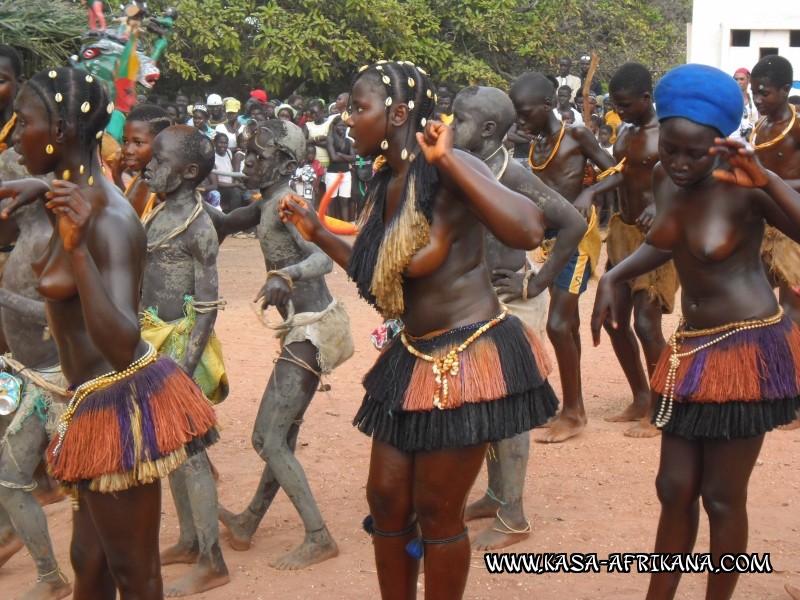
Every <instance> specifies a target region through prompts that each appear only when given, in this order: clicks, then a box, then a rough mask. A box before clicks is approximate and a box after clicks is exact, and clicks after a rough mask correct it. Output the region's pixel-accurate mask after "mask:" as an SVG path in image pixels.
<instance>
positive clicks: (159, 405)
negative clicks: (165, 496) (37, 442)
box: [48, 357, 218, 492]
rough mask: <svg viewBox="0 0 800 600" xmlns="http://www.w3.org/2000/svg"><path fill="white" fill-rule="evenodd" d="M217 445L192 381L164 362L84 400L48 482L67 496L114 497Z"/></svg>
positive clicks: (210, 416) (52, 460) (208, 411)
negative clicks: (55, 482)
mask: <svg viewBox="0 0 800 600" xmlns="http://www.w3.org/2000/svg"><path fill="white" fill-rule="evenodd" d="M217 438H218V433H217V430H216V427H215V417H214V411H213V409H212V407H211V404H210V403H209V401H208V400H207V399H206V398H205V397H204V396H203V395H202V392H201V391H200V390H199V388H198V387H197V386H196V385H195V384H194V382H193V381H192V380H191V379H190V378H189V377H188V376H187V375H186V374H185V373H184V372H183V371H181V369H180V368H179V367H178V366H177V365H176V364H175V363H174V362H173V361H172V360H171V359H169V358H167V357H161V358H159V359H158V360H157V361H156V362H155V363H153V364H152V365H150V366H148V367H146V368H144V369H142V370H141V371H138V372H136V373H134V374H133V375H132V376H130V377H128V378H127V379H125V380H123V381H120V382H118V383H117V384H115V385H113V386H110V387H108V388H105V389H102V390H99V391H97V392H94V393H92V394H90V395H89V396H87V397H86V398H84V400H83V401H82V403H81V404H80V406H79V408H78V410H77V411H76V412H75V414H74V416H73V419H72V422H71V423H70V427H69V428H68V429H67V432H66V434H65V437H64V440H63V443H62V446H61V450H60V452H59V454H58V456H54V455H53V448H54V447H55V445H56V444H57V442H58V439H57V438H56V439H54V440H53V442H52V443H51V445H50V448H49V450H48V460H49V464H50V468H51V471H52V474H53V476H54V477H55V478H56V479H58V480H59V482H60V483H61V485H62V486H63V487H66V488H68V489H70V490H72V491H78V490H79V489H89V490H92V491H98V492H116V491H121V490H125V489H128V488H130V487H132V486H134V485H140V484H145V483H150V482H152V481H155V480H156V479H159V478H161V477H164V476H166V475H168V474H169V473H170V472H171V471H173V470H174V469H176V468H177V467H178V466H180V464H181V463H182V462H183V461H184V460H186V458H187V457H188V456H191V455H192V454H194V453H197V452H199V451H202V450H203V449H204V448H205V447H206V446H208V445H211V444H213V443H214V442H215V441H216V440H217Z"/></svg>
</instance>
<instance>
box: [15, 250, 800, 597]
mask: <svg viewBox="0 0 800 600" xmlns="http://www.w3.org/2000/svg"><path fill="white" fill-rule="evenodd" d="M219 272H220V289H221V295H222V296H223V297H224V298H225V299H226V300H227V301H228V307H227V309H226V310H225V311H223V312H221V313H220V315H219V319H218V321H217V329H216V330H217V334H218V336H219V338H220V339H221V341H222V343H223V345H224V352H225V362H226V364H227V367H228V372H229V376H230V381H231V395H230V396H229V398H228V399H227V400H226V401H225V403H224V404H223V405H221V406H220V407H219V408H218V415H219V419H220V422H221V424H222V425H223V427H224V430H223V432H222V440H221V442H220V443H219V444H218V445H216V446H215V447H213V448H212V449H211V451H210V455H211V457H212V459H213V461H214V464H215V465H216V466H217V468H218V469H219V471H220V473H221V479H220V482H219V497H220V501H221V503H222V504H223V505H224V506H226V507H227V508H230V509H232V510H236V511H239V510H242V509H243V508H244V507H245V506H246V504H247V502H248V501H249V499H250V496H251V494H252V493H253V491H254V489H255V487H256V484H257V482H258V479H259V476H260V474H261V469H262V467H263V463H262V461H261V459H260V458H259V457H258V456H257V455H256V453H255V452H254V451H253V449H252V447H251V446H250V432H251V428H252V425H253V419H254V416H255V413H256V408H257V406H258V403H259V401H260V399H261V394H262V392H263V389H264V386H265V384H266V381H267V379H268V377H269V373H270V370H271V368H272V361H273V359H274V358H275V356H276V352H277V348H278V345H277V343H276V340H275V339H273V338H272V336H271V333H270V332H269V331H268V330H266V329H264V328H263V327H262V326H261V325H260V324H259V322H258V321H257V320H256V317H255V316H254V315H253V313H252V311H251V309H250V307H249V306H248V304H249V303H250V302H251V301H252V299H253V298H254V296H255V294H256V292H257V291H258V290H259V288H260V286H261V282H262V281H263V279H264V263H263V260H262V257H261V252H260V250H259V247H258V244H257V242H256V241H255V240H253V239H231V240H228V241H226V242H225V244H224V245H223V247H222V250H221V252H220V258H219ZM328 282H329V286H330V287H331V290H332V292H333V293H334V294H335V295H336V296H338V297H339V298H341V299H343V300H344V301H345V303H346V305H347V307H348V311H349V314H350V319H351V323H352V329H353V336H354V339H355V346H356V353H355V356H354V357H353V358H352V359H351V360H350V361H349V362H348V363H346V364H345V365H344V367H342V368H340V369H339V370H338V371H337V372H335V373H334V374H333V375H332V376H331V377H329V378H328V380H327V381H328V383H330V384H331V386H332V389H331V391H329V392H327V393H318V394H317V396H316V397H315V398H314V401H313V402H312V405H311V407H310V409H309V411H308V413H307V415H306V419H305V423H304V425H303V429H302V431H301V433H300V443H299V445H298V455H299V457H300V460H301V461H302V463H303V464H304V465H305V468H306V471H307V473H308V478H309V481H310V482H311V487H312V489H313V491H314V494H315V496H316V498H317V501H318V503H319V506H320V508H321V510H322V513H323V515H324V516H325V518H326V520H327V523H328V527H329V528H330V530H331V532H332V533H333V535H334V537H335V539H336V541H337V542H338V544H339V548H340V555H339V557H337V558H335V559H332V560H329V561H327V562H324V563H322V564H318V565H314V566H313V567H311V568H309V569H306V570H303V571H298V572H285V571H284V572H278V571H275V570H274V569H272V568H271V567H269V566H268V563H269V561H270V560H271V559H272V558H274V557H275V556H278V555H280V554H283V553H285V552H286V551H288V550H290V549H291V548H293V547H294V546H296V545H297V544H299V543H300V541H301V540H302V538H303V530H302V526H301V523H300V520H299V518H298V516H297V514H296V513H295V511H294V508H293V507H292V505H291V503H290V502H289V500H288V498H287V497H286V496H285V495H284V494H279V495H278V497H277V499H276V501H275V503H274V504H273V506H272V508H271V510H270V512H269V513H268V514H267V516H266V518H265V519H264V522H263V523H262V525H261V528H260V529H259V531H258V532H257V534H256V536H255V538H254V544H253V547H252V548H251V549H250V550H249V551H247V552H237V551H234V550H232V549H231V548H230V546H228V545H227V543H226V542H225V541H224V540H223V551H224V553H225V559H226V561H227V564H228V566H229V568H230V571H231V576H232V581H231V583H230V584H228V585H226V586H224V587H221V588H218V589H216V590H212V591H210V592H206V593H203V594H198V595H196V596H194V597H195V598H197V599H198V600H199V599H208V600H234V599H253V600H257V599H261V598H264V599H266V598H281V599H283V600H289V599H294V598H298V599H303V600H313V599H322V600H331V599H362V598H376V597H378V588H377V580H376V575H375V566H374V561H373V557H372V548H371V543H370V539H369V538H368V537H367V536H366V534H365V533H364V532H363V530H362V529H361V521H362V519H363V517H364V515H366V514H367V505H366V501H365V498H364V484H365V481H366V475H367V463H368V457H369V447H370V441H369V439H368V438H367V437H365V436H363V435H362V434H360V433H359V432H358V431H357V430H355V429H354V428H353V427H352V426H351V424H350V421H351V418H352V416H353V414H354V413H355V411H356V408H357V406H358V404H359V402H360V399H361V395H362V389H361V386H360V380H361V377H362V376H363V374H364V373H365V372H366V370H367V369H368V368H369V367H370V365H371V364H372V363H373V361H374V360H375V358H376V351H375V350H374V349H373V347H372V345H371V344H370V341H369V333H370V332H371V331H372V329H373V328H374V327H375V326H376V325H377V324H378V323H379V322H380V320H379V317H378V315H377V313H375V312H374V311H373V310H372V309H371V308H369V307H368V306H367V305H366V304H365V303H364V302H362V301H361V300H359V299H358V298H357V297H356V292H355V286H354V285H353V284H352V283H350V282H349V281H348V280H347V278H346V277H345V275H344V274H343V273H342V271H341V269H339V268H338V267H337V268H336V269H335V270H334V272H333V274H331V275H330V276H329V277H328ZM594 289H595V284H594V283H593V284H592V286H591V287H590V290H589V292H588V293H587V294H586V295H585V297H584V298H583V300H582V302H581V315H582V318H583V325H582V331H583V341H584V346H583V376H584V390H585V398H586V404H587V410H588V413H589V419H590V421H589V426H588V428H587V430H586V431H585V432H584V433H583V434H582V435H580V436H579V437H577V438H575V439H572V440H569V441H567V442H565V443H562V444H554V445H540V444H532V451H531V459H530V464H529V468H528V477H527V489H526V508H527V514H528V516H529V517H530V519H531V523H532V526H533V534H532V535H531V537H530V538H529V539H528V540H526V541H524V542H522V543H520V544H518V545H517V546H514V547H512V548H511V550H512V551H516V552H581V553H597V555H598V557H599V558H604V557H605V556H607V555H608V554H610V553H614V552H649V551H651V550H652V547H653V541H654V539H655V531H656V523H657V518H658V512H659V506H658V500H657V499H656V495H655V488H654V481H655V474H656V467H657V462H658V454H659V439H658V438H654V439H647V440H633V439H629V438H626V437H623V435H622V432H623V431H624V430H625V429H626V428H627V427H628V425H627V424H611V423H606V422H605V421H604V420H603V417H604V416H608V415H611V414H613V413H615V412H618V411H619V410H621V409H622V408H623V407H624V406H625V405H626V404H627V400H628V396H629V389H628V387H627V384H626V383H625V379H624V377H623V375H622V371H621V369H620V367H619V365H618V363H617V361H616V359H615V357H614V354H613V352H612V350H611V344H610V343H609V341H608V339H607V338H605V339H604V340H603V342H602V344H601V345H600V346H599V347H598V348H593V347H592V346H591V336H590V332H589V328H588V321H589V313H590V311H591V303H592V301H593V298H594ZM676 323H677V317H676V316H674V315H671V316H668V317H667V318H665V320H664V330H665V331H668V332H669V331H671V330H672V329H673V328H674V327H675V325H676ZM551 380H552V383H553V386H554V387H555V389H556V390H557V391H558V392H559V393H560V384H559V382H558V374H557V373H556V374H555V375H554V376H553V377H552V379H551ZM798 456H800V431H793V432H783V431H776V432H774V433H771V434H769V435H768V436H767V439H766V442H765V444H764V449H763V451H762V453H761V458H760V460H759V462H758V466H757V467H756V469H755V472H754V474H753V477H752V481H751V485H750V501H749V514H750V543H749V551H750V552H757V553H759V554H762V553H769V554H770V557H771V563H772V566H773V568H774V570H775V571H774V573H772V574H762V575H755V574H752V575H743V576H742V577H741V580H740V583H739V586H738V590H737V593H736V596H735V597H736V598H742V599H744V598H747V599H752V600H761V599H767V598H775V599H784V600H787V599H788V596H787V595H786V594H785V592H784V591H783V586H784V584H785V583H791V584H793V585H795V586H799V587H800V470H799V469H798V463H797V457H798ZM485 486H486V475H485V471H484V472H483V473H482V474H481V475H480V476H479V478H478V482H477V484H476V486H475V489H474V490H473V492H472V495H471V497H470V498H471V499H476V498H478V497H479V496H480V495H482V493H483V490H484V489H485ZM45 510H46V513H47V515H48V518H49V524H50V532H51V535H52V537H53V543H54V546H55V549H56V553H57V556H58V559H59V561H60V563H61V565H62V567H63V568H64V571H65V572H66V573H67V574H68V576H70V577H71V576H72V571H71V569H70V567H69V553H68V547H69V536H70V528H71V523H70V505H69V502H61V503H59V504H55V505H51V506H48V507H47V508H46V509H45ZM488 522H489V521H488V520H484V521H482V522H476V523H473V524H472V526H471V529H472V530H473V531H477V530H479V529H482V528H483V527H485V526H486V525H487V524H488ZM161 527H162V536H161V537H162V543H163V544H165V545H166V544H172V543H173V542H174V541H175V540H176V539H177V536H178V530H177V522H176V519H175V510H174V506H173V504H172V499H171V497H170V495H169V492H168V491H165V494H164V502H163V520H162V526H161ZM707 549H708V524H707V521H706V520H705V518H704V517H703V518H702V521H701V525H700V534H699V536H698V541H697V546H696V551H697V552H705V551H706V550H707ZM472 566H473V569H472V572H471V574H470V580H469V583H468V585H467V592H466V595H465V597H466V598H469V599H472V600H478V599H481V600H484V599H485V600H499V599H503V600H510V599H516V598H520V599H522V598H525V599H531V598H535V599H537V600H551V599H552V600H564V599H566V600H582V599H587V600H588V599H592V600H597V599H605V598H613V599H615V600H628V599H640V598H643V597H644V595H645V590H646V589H647V581H648V578H647V575H645V574H639V573H635V572H633V573H629V574H619V573H615V574H609V573H605V572H603V573H598V574H549V575H531V574H527V575H526V574H521V575H510V574H504V575H490V574H488V573H487V571H486V569H485V567H484V563H483V554H482V553H475V554H474V556H473V560H472ZM186 568H187V567H186V566H185V565H171V566H168V567H165V568H164V578H165V580H167V581H169V580H172V579H175V578H177V577H178V576H179V575H180V574H182V573H183V572H184V571H185V570H186ZM634 570H635V569H634ZM35 577H36V572H35V570H34V566H33V564H32V562H31V559H30V556H29V555H28V554H27V552H26V551H24V550H23V551H22V552H19V553H18V554H17V555H16V556H14V557H13V558H12V559H11V560H10V561H9V562H8V563H7V564H6V565H5V566H4V567H2V569H0V598H3V599H12V598H19V597H21V596H22V595H23V594H24V592H25V591H26V590H27V589H28V588H29V587H30V586H31V585H32V583H33V582H34V580H35ZM704 584H705V576H704V575H699V574H696V575H685V576H684V577H683V580H682V583H681V587H680V589H679V592H678V597H679V598H682V599H694V598H702V597H703V594H704ZM419 588H420V595H419V597H420V598H421V597H422V590H423V588H424V575H423V576H421V577H420V584H419Z"/></svg>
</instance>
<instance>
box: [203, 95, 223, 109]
mask: <svg viewBox="0 0 800 600" xmlns="http://www.w3.org/2000/svg"><path fill="white" fill-rule="evenodd" d="M206 105H208V106H222V96H220V95H219V94H211V95H210V96H209V97H208V99H207V100H206Z"/></svg>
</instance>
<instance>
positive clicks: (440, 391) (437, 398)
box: [400, 306, 508, 410]
mask: <svg viewBox="0 0 800 600" xmlns="http://www.w3.org/2000/svg"><path fill="white" fill-rule="evenodd" d="M506 315H508V307H506V306H503V310H502V311H501V312H500V314H499V315H497V316H496V317H495V318H494V319H492V320H491V321H487V322H486V323H484V324H483V325H481V326H480V327H479V328H478V329H477V330H475V333H473V334H472V335H471V336H469V337H468V338H467V339H466V340H464V341H463V342H461V344H460V345H459V346H458V347H456V348H451V349H450V350H449V351H448V352H447V354H445V355H444V356H443V357H441V358H434V357H433V356H430V355H428V354H423V353H422V352H420V351H419V350H417V349H416V348H414V346H412V345H411V342H410V341H409V337H410V336H408V335H406V332H405V331H401V332H400V340H401V341H402V342H403V346H405V347H406V350H408V352H409V354H411V355H412V356H414V357H416V358H419V359H420V360H424V361H425V362H429V363H433V365H432V367H431V369H432V370H433V375H434V380H435V381H436V389H435V390H434V392H433V405H434V406H435V407H436V408H438V409H439V410H444V409H445V408H447V399H448V397H449V395H450V383H449V382H448V379H447V376H448V375H449V376H450V377H455V376H456V375H458V371H459V362H458V355H459V354H460V353H462V352H463V351H464V350H466V349H467V346H469V345H470V344H471V343H472V342H474V341H475V340H477V339H478V338H479V337H480V336H482V335H483V334H484V333H486V332H487V331H488V330H489V329H491V328H492V327H494V326H495V325H497V324H498V323H499V322H500V321H502V320H503V319H505V318H506ZM411 339H413V340H418V339H419V338H414V337H413V336H412V337H411Z"/></svg>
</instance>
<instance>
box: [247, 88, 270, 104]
mask: <svg viewBox="0 0 800 600" xmlns="http://www.w3.org/2000/svg"><path fill="white" fill-rule="evenodd" d="M250 97H251V98H255V99H256V100H258V101H259V102H261V104H266V103H267V92H265V91H264V90H253V91H252V92H250Z"/></svg>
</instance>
